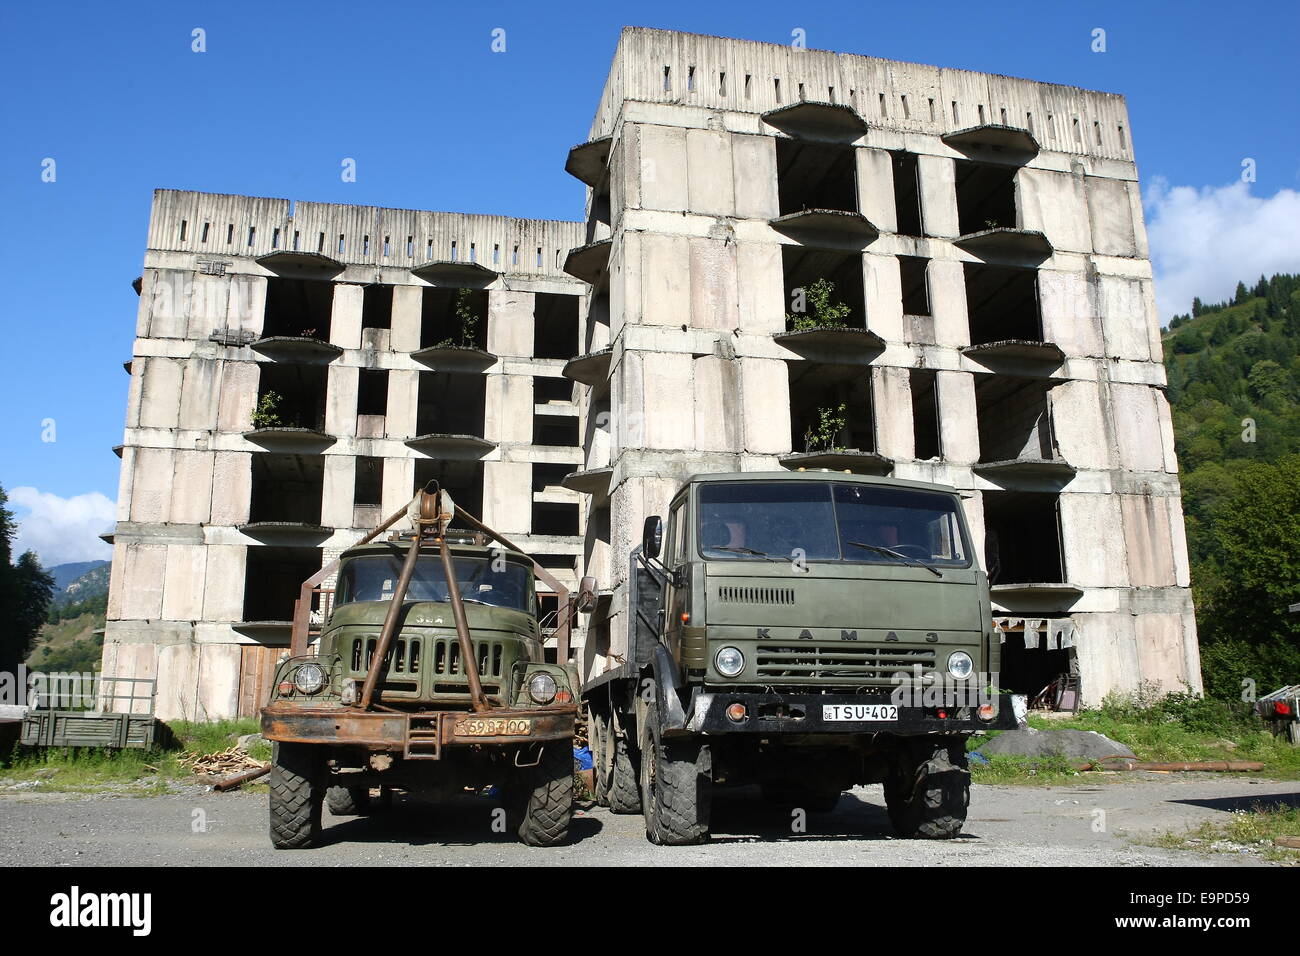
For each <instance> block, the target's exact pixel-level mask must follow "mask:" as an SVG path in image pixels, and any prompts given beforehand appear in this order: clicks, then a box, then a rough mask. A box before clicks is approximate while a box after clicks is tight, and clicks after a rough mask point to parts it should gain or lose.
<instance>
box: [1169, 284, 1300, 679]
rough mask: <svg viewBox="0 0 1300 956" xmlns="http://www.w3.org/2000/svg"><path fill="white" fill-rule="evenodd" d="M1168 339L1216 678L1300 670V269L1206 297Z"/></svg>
mask: <svg viewBox="0 0 1300 956" xmlns="http://www.w3.org/2000/svg"><path fill="white" fill-rule="evenodd" d="M1164 341H1165V367H1166V369H1167V371H1168V376H1169V393H1168V394H1169V401H1170V403H1171V405H1172V406H1173V415H1174V431H1175V434H1176V437H1177V443H1178V459H1179V464H1180V466H1181V468H1182V486H1183V509H1184V512H1185V513H1186V516H1187V537H1188V548H1189V550H1190V552H1191V561H1192V588H1193V592H1194V596H1195V600H1196V606H1197V624H1198V628H1199V630H1200V637H1201V657H1202V666H1203V671H1204V676H1205V681H1206V690H1207V692H1209V693H1211V694H1213V695H1215V696H1220V697H1226V698H1234V699H1235V698H1238V697H1240V696H1241V692H1242V680H1243V679H1247V678H1249V679H1252V680H1254V681H1255V682H1256V684H1257V686H1258V690H1259V692H1260V693H1264V692H1266V691H1268V690H1272V689H1273V688H1274V687H1276V686H1279V685H1281V684H1290V683H1297V682H1300V615H1298V614H1288V612H1287V606H1288V605H1290V604H1295V603H1297V602H1300V276H1295V275H1275V276H1273V277H1272V278H1271V279H1265V278H1264V277H1263V276H1261V277H1260V279H1259V281H1258V282H1257V283H1256V284H1255V285H1254V287H1253V288H1247V287H1246V285H1245V283H1239V284H1238V285H1237V292H1236V294H1235V295H1234V296H1233V298H1232V300H1231V301H1230V302H1223V303H1218V304H1211V305H1206V304H1204V303H1202V302H1201V301H1200V300H1199V299H1197V300H1195V301H1194V302H1193V305H1192V311H1191V313H1190V314H1187V315H1180V316H1176V317H1175V318H1174V319H1173V321H1172V322H1171V323H1170V325H1169V330H1168V332H1167V333H1166V334H1165V340H1164Z"/></svg>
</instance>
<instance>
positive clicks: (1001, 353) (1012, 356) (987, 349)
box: [961, 339, 1065, 367]
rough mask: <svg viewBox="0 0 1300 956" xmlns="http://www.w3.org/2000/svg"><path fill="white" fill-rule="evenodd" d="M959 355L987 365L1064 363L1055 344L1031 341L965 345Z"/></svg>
mask: <svg viewBox="0 0 1300 956" xmlns="http://www.w3.org/2000/svg"><path fill="white" fill-rule="evenodd" d="M961 354H962V355H965V356H967V357H968V358H972V359H974V360H975V361H977V362H980V363H983V364H989V365H991V364H993V363H995V362H996V363H1002V362H1008V363H1010V362H1017V363H1025V364H1037V365H1050V366H1052V367H1056V366H1059V365H1060V364H1061V363H1062V362H1064V361H1065V353H1064V352H1063V351H1061V347H1060V346H1059V345H1057V344H1056V343H1055V342H1036V341H1034V340H1033V339H1003V340H1001V341H999V342H985V343H983V344H982V345H966V346H963V347H962V349H961Z"/></svg>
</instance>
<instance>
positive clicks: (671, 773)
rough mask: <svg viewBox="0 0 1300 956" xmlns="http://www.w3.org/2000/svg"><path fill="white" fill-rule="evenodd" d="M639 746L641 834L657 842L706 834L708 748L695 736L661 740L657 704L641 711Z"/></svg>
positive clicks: (697, 839) (684, 842)
mask: <svg viewBox="0 0 1300 956" xmlns="http://www.w3.org/2000/svg"><path fill="white" fill-rule="evenodd" d="M646 723H647V725H648V728H647V739H646V741H645V745H644V746H643V747H642V748H641V806H642V808H643V809H642V813H643V815H644V816H645V832H646V836H647V837H649V839H650V842H651V843H657V844H659V845H660V846H688V845H690V844H692V843H703V842H704V841H705V840H707V839H708V838H709V810H710V805H711V803H712V796H713V781H712V779H711V777H712V768H711V767H710V766H709V751H708V748H706V747H705V746H704V745H703V744H701V743H700V742H699V740H695V739H690V738H684V739H680V740H674V739H672V738H669V739H667V740H665V739H663V738H662V737H661V736H660V733H659V715H658V708H657V707H656V706H655V705H654V704H651V705H649V709H648V710H647V713H646Z"/></svg>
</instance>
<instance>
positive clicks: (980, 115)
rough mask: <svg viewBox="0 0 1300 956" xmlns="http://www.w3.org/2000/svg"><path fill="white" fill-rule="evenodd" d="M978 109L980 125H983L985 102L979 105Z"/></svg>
mask: <svg viewBox="0 0 1300 956" xmlns="http://www.w3.org/2000/svg"><path fill="white" fill-rule="evenodd" d="M977 111H978V112H979V117H980V125H981V126H983V125H984V104H983V103H981V104H979V106H978V107H977Z"/></svg>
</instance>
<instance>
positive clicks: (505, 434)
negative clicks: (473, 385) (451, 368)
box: [484, 375, 533, 445]
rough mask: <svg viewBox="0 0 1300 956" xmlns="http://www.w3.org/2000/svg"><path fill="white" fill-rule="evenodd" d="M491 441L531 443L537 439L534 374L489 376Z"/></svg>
mask: <svg viewBox="0 0 1300 956" xmlns="http://www.w3.org/2000/svg"><path fill="white" fill-rule="evenodd" d="M484 401H485V410H484V424H485V428H486V432H487V434H486V435H485V436H484V437H486V438H487V439H488V440H489V441H494V442H498V443H500V444H523V445H527V444H529V443H531V442H532V440H533V377H532V376H531V375H489V376H487V382H486V389H485V394H484Z"/></svg>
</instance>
